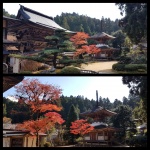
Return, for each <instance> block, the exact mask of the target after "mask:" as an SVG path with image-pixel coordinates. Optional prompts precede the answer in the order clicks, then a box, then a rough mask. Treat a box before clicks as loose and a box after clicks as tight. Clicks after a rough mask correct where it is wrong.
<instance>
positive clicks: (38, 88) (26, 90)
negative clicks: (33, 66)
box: [15, 79, 62, 103]
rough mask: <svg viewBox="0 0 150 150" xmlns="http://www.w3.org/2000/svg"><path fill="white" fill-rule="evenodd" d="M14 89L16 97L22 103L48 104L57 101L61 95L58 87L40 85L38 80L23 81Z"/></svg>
mask: <svg viewBox="0 0 150 150" xmlns="http://www.w3.org/2000/svg"><path fill="white" fill-rule="evenodd" d="M15 88H16V92H17V95H16V97H17V98H18V99H20V101H24V102H27V101H35V102H36V101H37V100H42V101H43V102H45V103H46V102H47V103H50V102H52V101H56V100H58V99H59V97H60V95H61V93H62V90H61V89H60V88H59V87H56V86H53V85H49V84H42V83H40V81H39V80H38V79H24V80H23V81H22V82H21V84H19V85H16V86H15Z"/></svg>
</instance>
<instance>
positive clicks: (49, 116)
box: [16, 112, 64, 134]
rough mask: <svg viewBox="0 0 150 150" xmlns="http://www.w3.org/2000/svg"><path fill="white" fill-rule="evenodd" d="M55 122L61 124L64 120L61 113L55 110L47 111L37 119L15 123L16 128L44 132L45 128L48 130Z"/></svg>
mask: <svg viewBox="0 0 150 150" xmlns="http://www.w3.org/2000/svg"><path fill="white" fill-rule="evenodd" d="M56 123H59V124H62V123H64V120H63V119H62V118H61V115H60V114H58V113H56V112H49V113H46V114H45V118H40V119H38V120H30V121H25V122H24V123H22V124H19V125H17V127H16V129H26V130H29V131H30V132H33V133H36V134H37V133H39V132H42V133H44V132H45V131H46V130H50V128H51V127H53V126H54V125H55V124H56Z"/></svg>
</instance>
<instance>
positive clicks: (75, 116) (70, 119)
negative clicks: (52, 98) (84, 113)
mask: <svg viewBox="0 0 150 150" xmlns="http://www.w3.org/2000/svg"><path fill="white" fill-rule="evenodd" d="M77 119H78V114H77V111H76V108H75V106H74V105H73V104H72V105H71V107H70V110H69V113H68V117H67V121H66V128H67V130H68V133H67V138H68V139H69V142H71V143H74V138H75V135H73V134H71V133H70V126H71V122H74V121H75V120H77Z"/></svg>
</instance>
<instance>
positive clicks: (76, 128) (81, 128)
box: [70, 119, 94, 138]
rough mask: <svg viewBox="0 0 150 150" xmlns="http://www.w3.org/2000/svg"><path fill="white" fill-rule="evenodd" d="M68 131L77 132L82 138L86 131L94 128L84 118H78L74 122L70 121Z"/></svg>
mask: <svg viewBox="0 0 150 150" xmlns="http://www.w3.org/2000/svg"><path fill="white" fill-rule="evenodd" d="M71 124H72V125H71V126H70V133H72V134H79V135H80V136H81V137H82V138H83V136H84V135H85V134H86V133H89V132H90V131H92V130H93V129H94V127H93V126H91V125H90V124H89V123H87V121H86V120H84V119H80V120H76V121H74V122H71Z"/></svg>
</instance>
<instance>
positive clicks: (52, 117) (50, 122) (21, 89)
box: [15, 79, 64, 146]
mask: <svg viewBox="0 0 150 150" xmlns="http://www.w3.org/2000/svg"><path fill="white" fill-rule="evenodd" d="M15 88H16V92H17V95H16V97H18V99H19V103H20V104H26V105H27V106H28V107H29V108H30V111H31V115H33V114H36V116H37V120H29V121H25V122H24V123H22V124H20V125H18V126H17V129H27V130H29V131H30V132H33V133H35V135H36V137H37V141H36V146H39V136H38V134H39V132H45V131H46V130H50V128H51V127H53V126H55V124H56V123H58V124H62V123H63V122H64V120H63V119H62V118H61V115H60V114H58V113H56V112H48V111H60V110H61V109H62V108H61V107H58V106H57V105H54V103H53V102H54V101H57V100H58V99H59V97H60V94H61V89H59V88H58V87H55V86H52V85H48V84H42V83H40V82H39V80H38V79H31V80H30V79H26V80H23V81H22V83H21V84H20V85H17V86H15ZM44 112H48V113H46V114H45V115H44V118H40V117H41V115H42V114H43V113H44Z"/></svg>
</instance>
